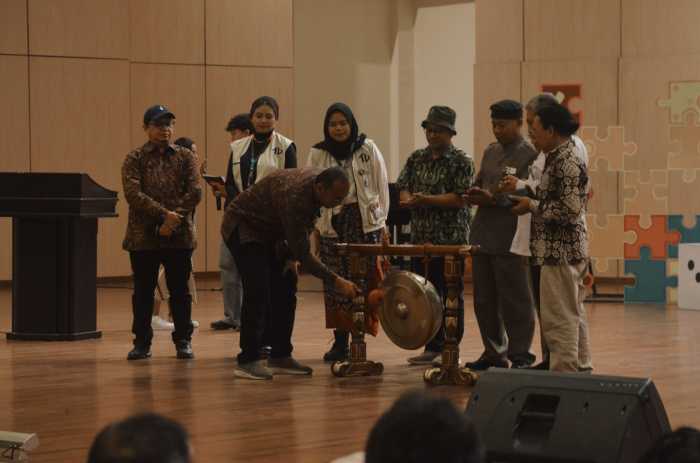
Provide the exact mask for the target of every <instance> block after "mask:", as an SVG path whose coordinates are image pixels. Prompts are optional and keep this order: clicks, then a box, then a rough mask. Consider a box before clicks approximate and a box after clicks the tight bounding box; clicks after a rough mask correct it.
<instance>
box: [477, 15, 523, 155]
mask: <svg viewBox="0 0 700 463" xmlns="http://www.w3.org/2000/svg"><path fill="white" fill-rule="evenodd" d="M477 22H478V21H477ZM520 79H521V74H520V63H508V64H496V63H493V64H491V63H488V64H487V63H477V64H475V65H474V88H475V89H476V90H475V91H474V100H475V101H474V160H475V161H476V163H477V166H478V165H479V164H480V162H481V157H482V156H483V154H484V149H485V148H486V147H487V146H488V145H489V144H490V143H491V142H493V141H495V139H494V137H493V132H492V131H491V113H490V111H489V106H491V105H492V104H493V103H495V102H496V101H498V100H502V99H505V98H510V99H513V100H520V95H521V94H520Z"/></svg>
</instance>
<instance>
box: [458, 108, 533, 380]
mask: <svg viewBox="0 0 700 463" xmlns="http://www.w3.org/2000/svg"><path fill="white" fill-rule="evenodd" d="M490 109H491V121H492V127H493V134H494V136H495V137H496V140H497V142H496V143H492V144H491V145H489V146H488V147H487V148H486V150H485V151H484V157H483V159H482V161H481V168H480V170H479V173H478V174H477V177H476V181H475V182H474V185H475V186H474V187H473V188H472V189H470V190H469V191H468V192H467V195H466V198H467V201H469V203H470V204H474V205H478V206H479V209H478V212H477V213H476V216H475V217H474V221H473V223H472V229H471V234H470V237H469V241H470V243H471V244H473V245H478V246H479V247H480V252H479V254H478V255H474V256H473V258H472V262H473V267H472V275H473V276H472V277H473V285H474V312H475V314H476V319H477V322H478V324H479V331H480V333H481V340H482V342H483V344H484V352H483V353H482V354H481V356H480V357H479V358H478V359H477V360H475V361H473V362H467V363H466V367H467V368H470V369H472V370H486V369H488V368H489V367H501V368H507V367H508V360H510V362H511V367H512V368H524V367H528V366H530V365H531V364H532V363H533V362H534V360H535V356H534V355H533V354H532V353H531V352H530V347H531V345H532V338H533V336H534V331H535V311H534V302H533V295H532V288H531V284H530V265H529V262H528V258H527V257H525V256H521V255H516V254H513V253H512V252H511V246H512V243H513V238H514V236H515V232H516V229H517V218H516V217H514V216H513V214H512V213H511V212H510V208H511V207H512V204H511V201H510V199H509V197H508V195H506V194H504V193H503V192H502V191H501V190H500V187H499V183H500V182H501V180H502V179H503V178H504V177H505V176H508V175H513V176H516V177H519V178H527V176H528V168H529V167H530V165H531V164H532V162H533V161H534V160H535V158H536V157H537V152H536V151H535V150H534V148H533V147H532V146H531V145H530V144H529V143H528V142H527V141H525V139H524V138H523V137H522V135H521V133H520V132H521V129H522V125H523V109H522V105H521V104H520V103H518V102H517V101H513V100H502V101H499V102H497V103H494V104H493V105H491V108H490Z"/></svg>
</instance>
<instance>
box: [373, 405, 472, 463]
mask: <svg viewBox="0 0 700 463" xmlns="http://www.w3.org/2000/svg"><path fill="white" fill-rule="evenodd" d="M482 459H483V450H482V446H481V443H480V441H479V436H478V435H477V432H476V429H475V428H474V425H473V424H472V423H471V422H470V421H469V419H468V418H467V417H466V416H465V415H464V413H462V412H460V411H459V410H457V408H456V407H455V406H454V405H453V404H452V402H450V401H449V400H448V399H446V398H441V397H435V396H433V395H430V394H427V393H424V392H409V393H407V394H404V395H403V396H401V398H399V400H397V401H396V403H394V405H393V406H392V407H391V408H390V409H389V410H388V411H387V412H386V413H384V415H382V416H381V417H380V418H379V420H378V421H377V423H376V424H375V425H374V427H373V428H372V430H371V431H370V434H369V438H368V439H367V445H366V447H365V463H426V462H430V461H436V462H438V461H439V462H441V463H478V462H481V461H482Z"/></svg>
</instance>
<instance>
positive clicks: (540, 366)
mask: <svg viewBox="0 0 700 463" xmlns="http://www.w3.org/2000/svg"><path fill="white" fill-rule="evenodd" d="M527 369H528V370H545V371H546V370H549V361H548V360H545V361H543V362H540V363H538V364H537V365H532V366H530V367H527Z"/></svg>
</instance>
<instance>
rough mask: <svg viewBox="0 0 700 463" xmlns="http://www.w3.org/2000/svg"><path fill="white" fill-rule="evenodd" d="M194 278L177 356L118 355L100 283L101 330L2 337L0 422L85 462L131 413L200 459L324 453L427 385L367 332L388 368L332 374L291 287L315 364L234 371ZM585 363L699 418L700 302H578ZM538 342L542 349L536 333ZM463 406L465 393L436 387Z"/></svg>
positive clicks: (113, 319) (327, 337) (465, 346)
mask: <svg viewBox="0 0 700 463" xmlns="http://www.w3.org/2000/svg"><path fill="white" fill-rule="evenodd" d="M216 285H217V282H216V281H203V282H200V284H199V286H200V288H202V289H203V290H200V293H199V304H198V305H197V306H195V308H194V309H193V313H194V318H195V319H197V320H199V322H200V323H201V327H200V328H199V329H198V330H196V331H195V335H194V338H193V347H194V350H195V354H196V359H195V360H192V361H183V360H176V359H175V351H174V348H173V345H172V342H171V341H170V336H169V333H167V332H163V331H160V332H156V336H155V339H154V345H153V349H152V352H153V358H152V359H151V360H147V361H140V362H127V361H126V360H125V358H126V353H127V352H128V351H129V349H130V347H131V334H130V324H131V308H130V300H131V293H130V291H129V290H128V289H119V288H101V289H99V291H98V328H99V329H101V330H102V332H103V338H102V339H99V340H91V341H80V342H72V343H71V342H59V343H48V342H20V341H14V342H8V341H6V340H5V339H4V336H3V339H2V340H0V410H2V412H1V413H0V430H7V431H10V430H11V431H21V432H35V433H38V434H39V440H40V446H39V449H38V451H37V452H35V453H34V454H33V458H32V461H36V462H61V463H65V462H81V461H85V459H86V455H87V449H88V448H89V446H90V443H91V441H92V439H93V437H94V435H95V433H96V432H97V431H98V430H99V429H100V428H102V427H103V426H104V425H105V424H107V423H109V422H111V421H113V420H116V419H120V418H123V417H125V416H127V415H129V414H132V413H136V412H143V411H156V412H159V413H163V414H165V415H167V416H170V417H172V418H175V419H177V420H179V421H181V422H182V423H183V424H184V425H185V426H186V427H187V429H188V430H189V432H190V434H191V435H192V438H193V444H194V447H195V452H196V456H197V461H200V462H203V461H208V462H223V461H247V462H262V461H287V462H317V461H318V462H323V461H329V460H331V459H333V458H336V457H339V456H341V455H345V454H348V453H352V452H354V451H357V450H361V449H362V448H363V446H364V441H365V438H366V436H367V432H368V430H369V429H370V428H371V426H372V424H373V423H374V421H375V420H376V419H377V417H378V416H379V415H381V413H382V412H383V411H384V410H385V409H386V408H387V407H389V406H390V405H391V403H392V402H393V401H394V400H395V399H396V398H397V397H398V396H399V395H400V394H401V393H402V392H404V391H407V390H409V389H412V388H419V389H423V388H425V386H424V384H423V380H422V372H423V368H417V367H410V366H408V365H407V364H406V362H405V359H406V358H407V357H408V356H410V355H411V354H412V353H411V352H408V351H403V350H401V349H399V348H397V347H395V346H394V345H393V344H391V343H390V342H389V340H388V339H387V338H386V336H384V335H383V334H381V333H380V335H379V336H378V337H377V338H376V339H375V338H370V339H369V340H368V347H367V351H368V357H369V358H370V359H372V360H378V361H382V362H383V363H384V367H385V370H384V375H383V376H381V377H373V378H352V379H338V378H334V377H333V376H332V375H331V373H330V371H329V367H328V366H327V365H325V364H324V363H323V362H322V361H321V360H320V358H321V356H322V354H323V352H325V351H326V350H327V349H328V348H329V346H330V342H331V338H332V335H331V333H330V331H327V330H325V329H324V314H323V306H322V294H321V293H318V292H303V293H300V294H299V308H298V311H297V323H296V328H295V331H294V344H295V356H296V357H297V358H298V359H299V360H302V361H304V362H307V363H308V364H310V365H311V366H313V367H314V375H313V377H310V378H309V377H276V378H275V379H274V380H273V381H269V382H256V381H247V380H242V379H238V378H234V376H233V368H234V365H235V359H234V355H235V354H236V353H237V351H238V334H234V333H232V332H230V331H229V332H214V331H212V330H211V329H210V328H209V322H211V321H212V320H215V319H218V318H219V317H220V315H221V312H222V307H221V293H220V292H217V291H211V290H206V289H207V288H210V289H211V288H214V287H215V286H216ZM10 297H11V296H10V291H9V289H2V290H0V330H2V331H8V330H9V328H10V316H11V315H10V313H11V309H10ZM466 299H467V307H466V315H467V317H466V319H467V322H466V333H465V337H464V340H463V342H462V345H461V348H462V361H464V360H471V359H474V358H476V357H477V356H478V355H479V353H480V352H481V347H480V344H481V342H480V340H479V337H478V330H477V327H476V322H475V320H474V316H473V310H472V304H471V296H470V295H468V296H467V297H466ZM587 307H588V310H589V318H590V332H591V348H592V352H593V361H594V365H595V373H598V374H611V375H624V376H644V377H652V378H653V379H654V381H655V383H656V385H657V387H658V389H659V391H660V393H661V397H662V399H663V401H664V404H665V406H666V410H667V412H668V414H669V417H670V419H671V423H672V425H673V426H674V427H676V426H679V425H684V424H687V425H694V426H698V427H700V413H699V411H700V401H699V400H698V397H699V392H700V386H699V384H700V361H699V360H698V352H700V342H699V341H698V335H697V333H698V329H699V328H700V312H695V311H683V310H677V309H674V308H663V307H658V306H640V305H628V306H625V305H623V304H588V305H587ZM534 346H535V348H534V350H535V351H536V352H537V354H538V355H539V348H538V347H537V346H539V339H536V340H535V343H534ZM432 392H433V393H435V394H440V395H444V396H447V397H449V398H450V399H452V400H453V401H454V402H455V403H456V404H457V406H458V407H460V408H463V407H464V406H465V404H466V402H467V399H468V397H469V392H470V389H468V388H458V387H442V388H434V389H432Z"/></svg>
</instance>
